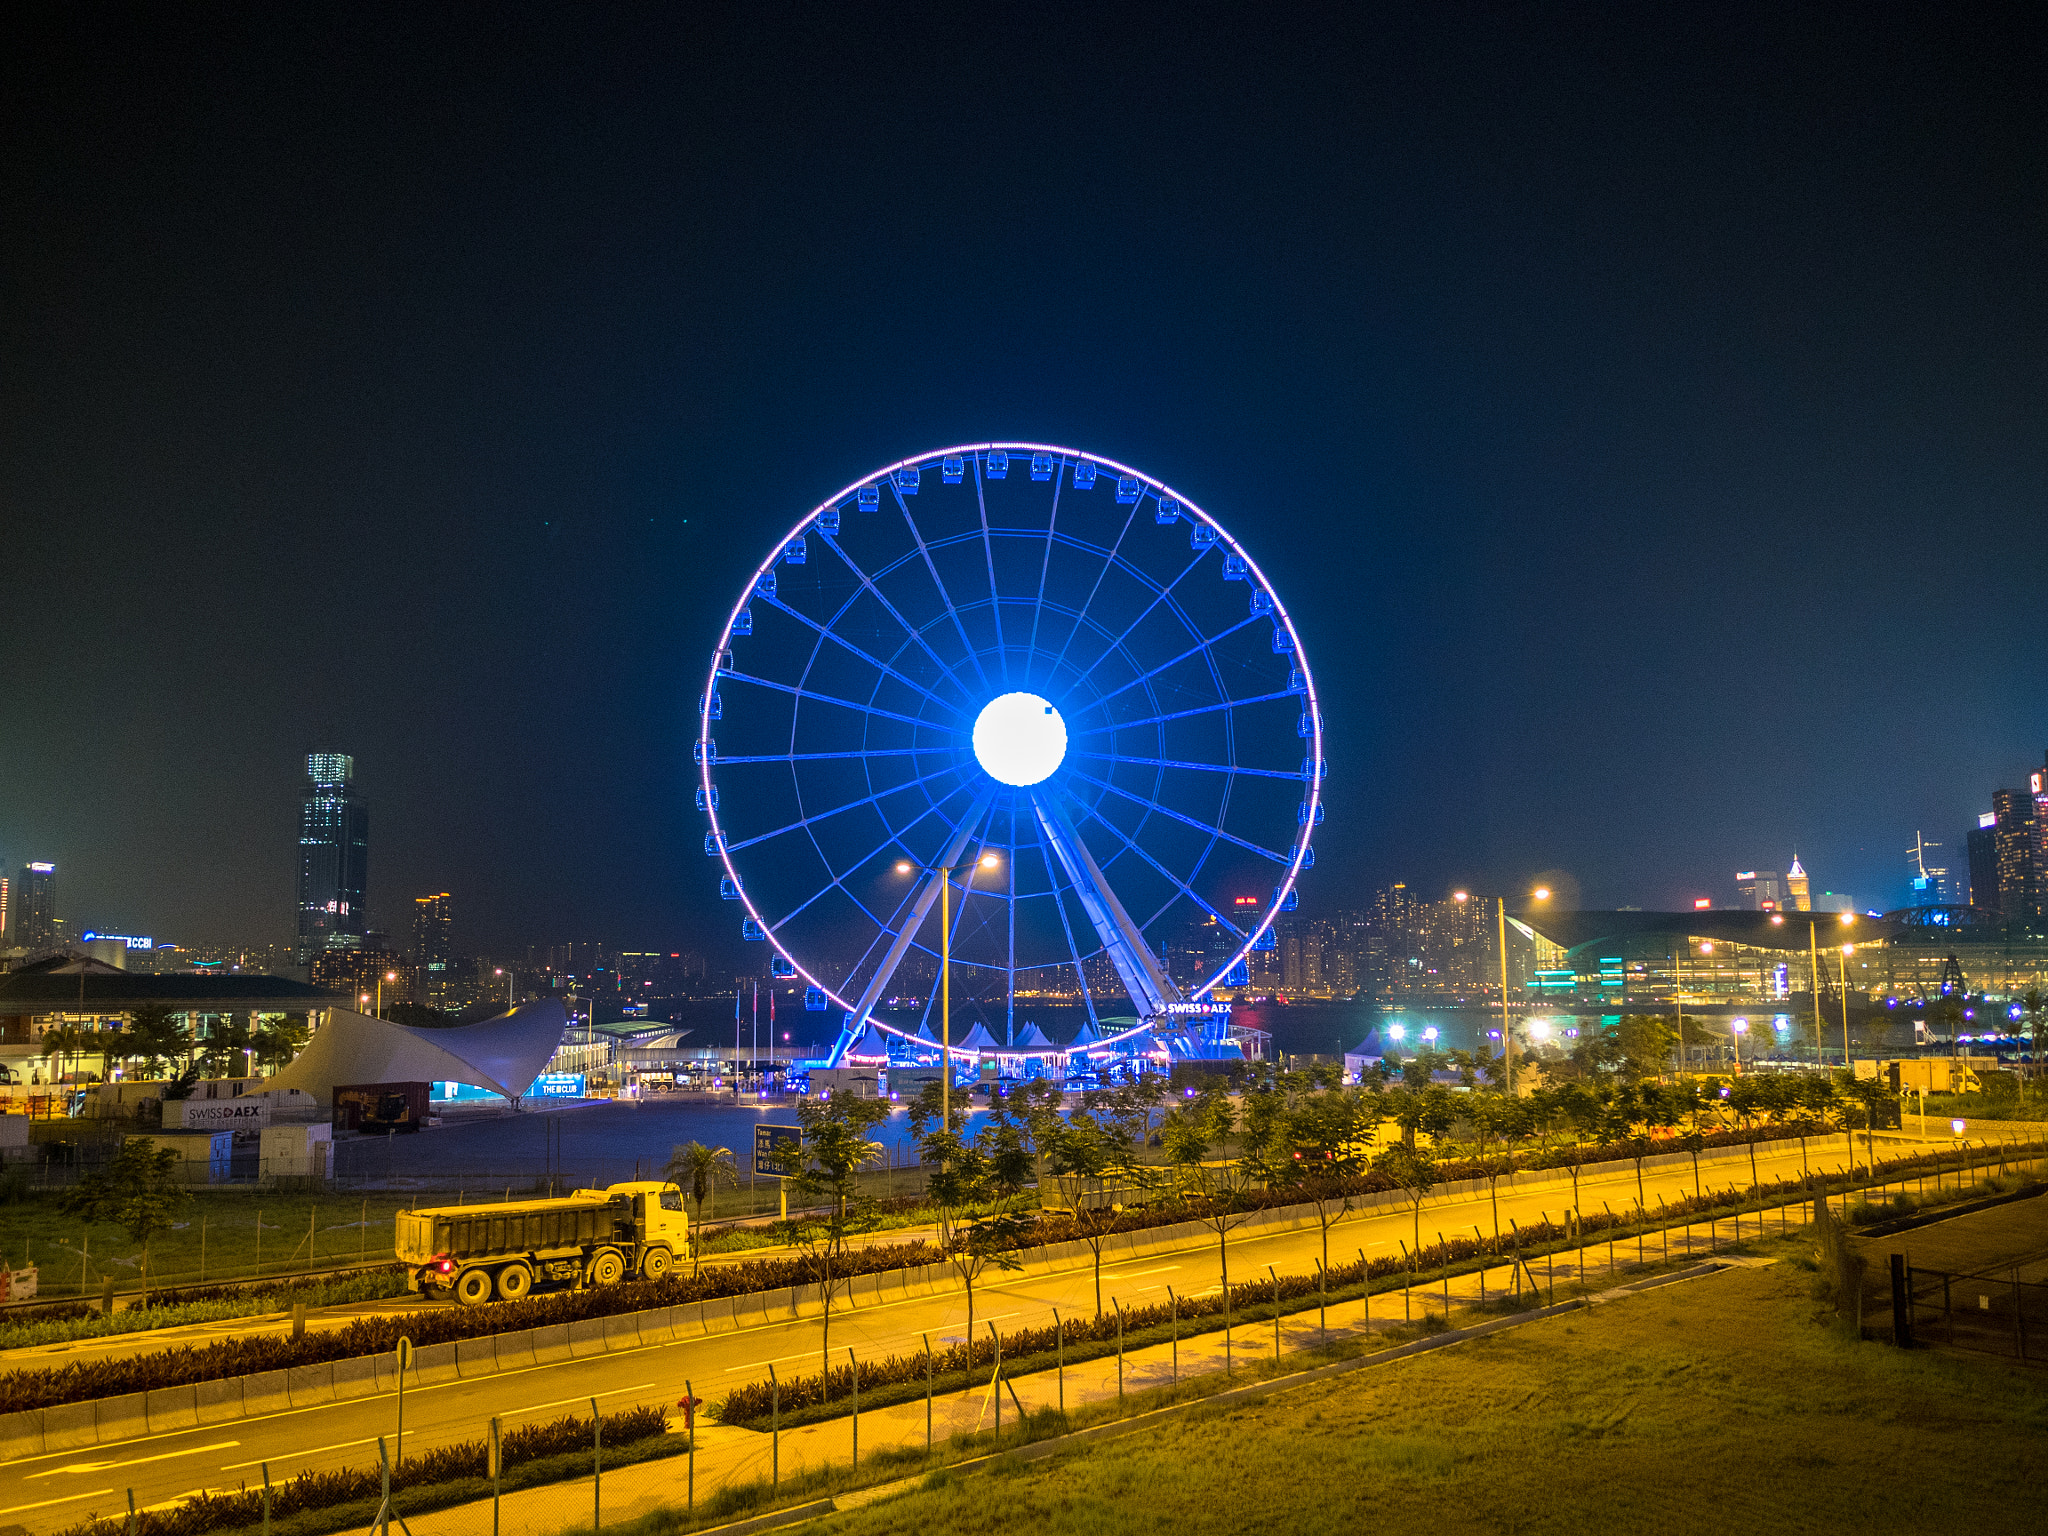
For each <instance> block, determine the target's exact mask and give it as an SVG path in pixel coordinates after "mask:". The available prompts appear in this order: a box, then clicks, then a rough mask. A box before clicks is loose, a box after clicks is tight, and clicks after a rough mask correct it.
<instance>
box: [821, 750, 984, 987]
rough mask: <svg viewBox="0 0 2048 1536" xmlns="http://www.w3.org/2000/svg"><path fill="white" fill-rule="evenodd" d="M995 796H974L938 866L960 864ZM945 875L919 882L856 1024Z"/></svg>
mask: <svg viewBox="0 0 2048 1536" xmlns="http://www.w3.org/2000/svg"><path fill="white" fill-rule="evenodd" d="M995 796H996V792H995V789H994V787H993V786H984V787H983V788H982V790H981V792H980V793H979V794H977V795H976V796H975V797H974V800H973V801H972V803H971V804H969V806H968V807H967V813H966V814H965V815H964V816H962V817H961V818H960V819H959V820H958V821H957V822H955V823H954V824H953V831H952V836H951V837H949V838H948V839H947V840H946V843H945V850H946V851H945V855H944V857H942V858H941V859H940V860H939V863H938V866H937V867H938V868H941V869H951V868H954V867H955V866H957V865H958V864H959V862H960V856H961V855H962V854H963V853H965V852H966V851H967V845H968V843H970V842H971V841H973V839H974V833H975V829H976V828H977V827H979V826H980V825H981V823H982V820H983V819H984V818H985V817H986V816H987V815H988V810H989V807H990V806H991V805H993V804H994V803H995ZM942 878H944V877H943V876H938V875H935V874H932V873H931V872H930V871H927V872H926V873H925V875H924V877H923V878H922V879H920V880H919V881H918V882H917V886H916V888H915V891H914V892H913V894H912V898H911V900H910V903H909V912H910V915H909V916H908V917H907V918H906V919H905V920H904V923H903V926H902V927H901V928H899V929H897V930H896V933H895V935H894V937H893V938H891V939H890V941H889V948H888V950H887V952H886V953H884V954H883V956H882V961H881V964H879V965H877V966H876V967H875V973H874V975H872V976H870V977H869V978H868V984H867V985H866V986H865V987H863V988H862V989H861V994H860V1001H859V1002H858V1003H857V1004H856V1005H855V1006H854V1010H853V1023H854V1025H855V1027H856V1028H857V1027H859V1026H860V1025H861V1024H862V1023H864V1022H865V1021H866V1020H867V1017H868V1015H869V1014H871V1013H873V1012H874V1011H875V1004H876V1003H877V1002H879V1001H880V1000H881V997H882V993H883V992H884V991H886V990H887V989H888V986H889V982H890V981H891V979H893V978H894V976H895V975H896V968H897V967H898V966H899V965H901V964H902V963H903V957H904V956H905V955H906V954H908V953H909V952H910V946H911V945H912V944H913V943H915V942H916V939H917V930H918V929H919V928H921V927H922V926H924V920H925V916H926V914H928V913H929V912H930V911H931V909H932V903H933V902H935V901H937V900H938V899H939V881H940V880H941V879H942ZM963 905H964V903H963ZM903 910H904V909H903V908H902V907H898V908H897V911H898V912H899V913H900V912H902V911H903Z"/></svg>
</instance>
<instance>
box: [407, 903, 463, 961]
mask: <svg viewBox="0 0 2048 1536" xmlns="http://www.w3.org/2000/svg"><path fill="white" fill-rule="evenodd" d="M454 900H455V898H454V897H452V896H450V895H449V894H448V893H447V892H446V891H442V892H441V893H440V894H439V895H436V896H415V897H413V899H412V901H413V914H412V957H413V959H414V960H415V961H416V962H417V963H418V964H419V966H420V968H421V969H422V970H425V969H428V968H429V967H432V968H435V969H445V968H446V967H447V965H448V962H449V961H451V960H453V959H454V958H455V943H454V934H455V914H454V911H453V903H454Z"/></svg>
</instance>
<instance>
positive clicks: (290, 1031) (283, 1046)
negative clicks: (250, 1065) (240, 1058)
mask: <svg viewBox="0 0 2048 1536" xmlns="http://www.w3.org/2000/svg"><path fill="white" fill-rule="evenodd" d="M312 1033H313V1032H312V1031H311V1030H310V1029H308V1028H307V1027H306V1021H305V1020H304V1019H295V1018H290V1017H286V1018H282V1019H266V1020H264V1021H263V1022H261V1023H259V1024H258V1025H257V1026H256V1028H255V1029H254V1030H253V1031H251V1032H250V1035H249V1045H250V1048H251V1049H252V1050H253V1051H254V1052H255V1055H256V1065H257V1066H258V1067H265V1068H268V1069H270V1070H271V1071H273V1072H274V1071H277V1070H278V1069H280V1068H282V1067H287V1066H290V1065H291V1061H292V1058H293V1057H294V1056H296V1055H298V1054H299V1052H300V1051H302V1050H304V1049H305V1048H306V1041H307V1040H309V1039H310V1038H311V1037H312Z"/></svg>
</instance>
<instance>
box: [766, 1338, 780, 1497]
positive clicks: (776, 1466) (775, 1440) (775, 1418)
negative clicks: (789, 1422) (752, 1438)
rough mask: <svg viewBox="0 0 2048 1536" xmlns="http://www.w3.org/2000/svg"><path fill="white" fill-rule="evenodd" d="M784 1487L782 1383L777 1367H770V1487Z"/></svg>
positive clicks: (770, 1489)
mask: <svg viewBox="0 0 2048 1536" xmlns="http://www.w3.org/2000/svg"><path fill="white" fill-rule="evenodd" d="M781 1487H782V1383H781V1382H779V1381H777V1380H776V1379H775V1367H774V1366H772V1365H771V1366H769V1367H768V1488H769V1491H770V1492H774V1491H776V1490H778V1489H780V1488H781Z"/></svg>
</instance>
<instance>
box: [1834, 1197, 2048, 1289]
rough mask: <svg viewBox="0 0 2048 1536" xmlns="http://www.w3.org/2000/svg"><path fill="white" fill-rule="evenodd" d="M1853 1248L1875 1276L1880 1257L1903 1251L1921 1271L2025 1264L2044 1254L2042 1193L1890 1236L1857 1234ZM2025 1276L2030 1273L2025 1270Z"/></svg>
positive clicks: (2047, 1240) (2046, 1215) (2046, 1206)
mask: <svg viewBox="0 0 2048 1536" xmlns="http://www.w3.org/2000/svg"><path fill="white" fill-rule="evenodd" d="M1856 1248H1857V1251H1858V1252H1860V1253H1861V1254H1862V1255H1863V1256H1864V1258H1866V1259H1868V1260H1869V1261H1870V1272H1871V1273H1872V1274H1873V1275H1877V1276H1880V1277H1881V1276H1882V1275H1883V1273H1884V1268H1885V1263H1886V1255H1888V1254H1893V1253H1903V1254H1905V1255H1906V1256H1907V1257H1908V1258H1909V1259H1911V1260H1912V1262H1913V1263H1914V1264H1916V1265H1918V1266H1919V1267H1920V1268H1922V1269H1946V1270H1950V1271H1952V1272H1955V1273H1959V1274H1970V1273H1978V1274H1981V1273H1985V1272H1987V1271H1990V1270H1994V1269H1996V1270H2000V1271H2001V1272H2002V1271H2003V1269H2004V1268H2005V1267H2007V1266H2010V1265H2012V1264H2016V1263H2017V1264H2022V1265H2025V1264H2029V1263H2031V1262H2033V1261H2037V1260H2039V1259H2041V1258H2042V1257H2044V1256H2048V1195H2040V1196H2037V1197H2035V1198H2034V1199H2032V1200H2015V1201H2013V1202H2012V1203H2011V1204H2010V1205H1999V1206H1993V1207H1992V1208H1991V1209H1990V1210H1988V1211H1978V1212H1976V1213H1975V1214H1974V1215H1970V1216H1957V1217H1955V1218H1954V1219H1952V1220H1949V1221H1938V1222H1935V1223H1934V1224H1933V1225H1931V1226H1926V1227H1916V1228H1914V1229H1913V1230H1912V1231H1909V1232H1899V1233H1895V1234H1893V1235H1892V1236H1890V1237H1863V1238H1857V1239H1856ZM2026 1278H2035V1277H2034V1276H2032V1275H2031V1274H2030V1275H2028V1276H2027V1277H2026Z"/></svg>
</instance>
